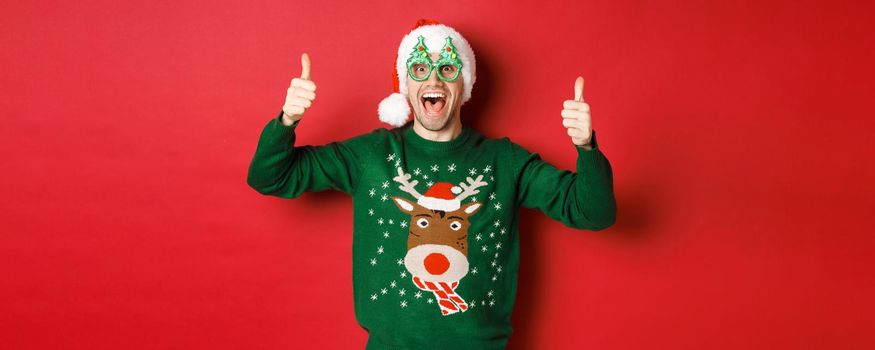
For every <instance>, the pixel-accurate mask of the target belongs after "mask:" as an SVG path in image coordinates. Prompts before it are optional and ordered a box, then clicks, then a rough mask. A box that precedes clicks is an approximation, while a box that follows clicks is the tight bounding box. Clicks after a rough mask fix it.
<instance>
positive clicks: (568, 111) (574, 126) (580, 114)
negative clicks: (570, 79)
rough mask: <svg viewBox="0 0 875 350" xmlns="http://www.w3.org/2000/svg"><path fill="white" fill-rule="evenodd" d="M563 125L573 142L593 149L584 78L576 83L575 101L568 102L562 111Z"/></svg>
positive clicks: (580, 78)
mask: <svg viewBox="0 0 875 350" xmlns="http://www.w3.org/2000/svg"><path fill="white" fill-rule="evenodd" d="M562 125H563V126H565V128H567V129H568V136H571V142H572V143H574V144H575V145H577V146H580V147H583V148H584V149H588V150H589V149H592V145H591V142H592V119H590V116H589V105H588V104H587V103H586V102H583V77H577V81H575V82H574V99H573V100H566V101H565V103H564V104H563V109H562Z"/></svg>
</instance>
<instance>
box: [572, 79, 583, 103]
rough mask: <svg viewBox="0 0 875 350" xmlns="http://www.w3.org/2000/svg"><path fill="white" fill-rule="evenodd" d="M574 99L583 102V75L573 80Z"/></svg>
mask: <svg viewBox="0 0 875 350" xmlns="http://www.w3.org/2000/svg"><path fill="white" fill-rule="evenodd" d="M574 100H575V101H577V102H583V77H577V81H575V82H574Z"/></svg>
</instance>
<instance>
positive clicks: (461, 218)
mask: <svg viewBox="0 0 875 350" xmlns="http://www.w3.org/2000/svg"><path fill="white" fill-rule="evenodd" d="M452 218H456V219H459V220H465V218H463V217H461V216H455V215H453V216H450V217H447V219H452Z"/></svg>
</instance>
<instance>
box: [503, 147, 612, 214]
mask: <svg viewBox="0 0 875 350" xmlns="http://www.w3.org/2000/svg"><path fill="white" fill-rule="evenodd" d="M592 146H593V149H591V150H586V149H584V148H582V147H575V148H576V149H577V173H573V172H571V171H568V170H560V169H557V168H556V167H554V166H553V165H551V164H550V163H547V162H546V161H544V160H542V159H541V157H540V156H539V155H538V154H537V153H529V152H528V151H526V150H525V149H523V148H522V147H520V146H519V145H516V144H513V147H514V159H515V161H516V162H517V163H516V164H517V165H518V169H519V174H520V178H519V191H518V192H517V200H518V202H519V203H520V205H521V206H522V207H525V208H532V209H538V210H540V211H542V212H544V214H546V215H547V216H549V217H550V218H553V219H554V220H558V221H560V222H562V223H563V224H564V225H566V226H568V227H573V228H577V229H589V230H593V231H597V230H601V229H605V228H607V227H609V226H611V225H613V224H614V221H615V219H616V212H617V204H616V200H615V198H614V190H613V175H612V172H611V164H610V163H609V162H608V159H607V158H606V157H605V155H604V154H602V152H601V150H600V149H599V147H598V143H597V142H596V137H595V131H593V138H592Z"/></svg>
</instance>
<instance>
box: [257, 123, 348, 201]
mask: <svg viewBox="0 0 875 350" xmlns="http://www.w3.org/2000/svg"><path fill="white" fill-rule="evenodd" d="M280 118H282V113H280V115H279V116H278V117H277V118H273V119H271V121H270V122H269V123H267V126H265V127H264V130H263V131H262V132H261V137H260V138H259V140H258V147H257V148H256V150H255V156H253V157H252V162H251V163H250V164H249V176H248V177H247V183H248V184H249V186H250V187H252V188H253V189H255V190H256V191H258V192H259V193H262V194H266V195H274V196H277V197H283V198H296V197H298V196H300V195H301V193H303V192H304V191H311V192H316V191H323V190H326V189H334V190H338V191H342V192H345V193H347V194H350V195H352V194H353V193H354V191H355V187H356V185H357V180H358V178H357V176H356V174H359V173H360V169H359V166H360V162H359V161H358V159H357V157H356V155H355V154H354V153H353V150H352V149H353V147H350V145H349V141H350V140H352V139H350V140H345V141H341V142H332V143H329V144H326V145H323V146H309V145H308V146H297V147H295V128H296V127H297V126H298V124H299V123H300V120H298V121H296V122H295V123H294V124H292V125H291V126H286V125H284V124H283V123H282V122H281V121H280Z"/></svg>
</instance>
